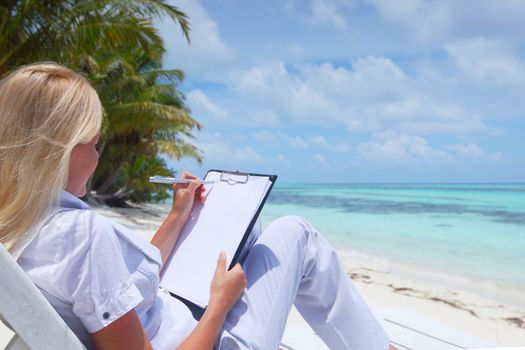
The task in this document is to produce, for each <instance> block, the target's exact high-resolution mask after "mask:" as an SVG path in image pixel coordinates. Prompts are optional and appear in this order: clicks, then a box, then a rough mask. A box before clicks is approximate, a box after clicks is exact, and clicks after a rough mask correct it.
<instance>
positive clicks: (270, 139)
mask: <svg viewBox="0 0 525 350" xmlns="http://www.w3.org/2000/svg"><path fill="white" fill-rule="evenodd" d="M252 135H253V137H254V138H255V139H256V140H257V141H259V142H261V143H265V144H274V143H275V142H276V141H277V139H278V136H277V135H275V134H274V133H273V132H271V131H268V130H259V131H255V132H253V133H252Z"/></svg>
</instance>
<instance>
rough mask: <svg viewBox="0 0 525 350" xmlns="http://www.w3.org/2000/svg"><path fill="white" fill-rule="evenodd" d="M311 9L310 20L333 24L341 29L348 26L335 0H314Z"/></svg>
mask: <svg viewBox="0 0 525 350" xmlns="http://www.w3.org/2000/svg"><path fill="white" fill-rule="evenodd" d="M310 10H311V14H310V18H309V20H310V21H311V22H312V23H315V24H325V25H329V26H333V27H334V28H336V29H338V30H341V31H342V30H345V29H346V28H347V26H346V20H345V18H344V17H343V16H342V15H341V14H340V12H339V11H338V8H337V6H336V5H335V4H334V3H333V1H329V0H312V1H311V3H310Z"/></svg>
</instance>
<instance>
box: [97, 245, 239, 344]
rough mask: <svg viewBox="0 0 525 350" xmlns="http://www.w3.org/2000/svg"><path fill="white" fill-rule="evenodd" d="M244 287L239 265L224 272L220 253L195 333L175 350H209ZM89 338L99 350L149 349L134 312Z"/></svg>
mask: <svg viewBox="0 0 525 350" xmlns="http://www.w3.org/2000/svg"><path fill="white" fill-rule="evenodd" d="M245 287H246V280H245V279H244V272H243V270H242V268H241V265H239V264H237V265H235V266H234V267H233V268H232V269H231V270H230V271H226V255H225V254H223V253H221V255H220V257H219V260H218V262H217V268H216V270H215V275H214V277H213V280H212V285H211V288H210V289H211V297H210V302H209V304H208V308H207V309H206V311H205V312H204V314H203V315H202V318H201V320H200V321H199V323H198V324H197V326H196V327H195V329H194V330H193V331H192V332H191V333H190V335H189V336H188V337H187V338H186V339H185V340H184V342H183V343H182V344H181V345H180V346H179V347H178V348H177V349H178V350H187V349H203V350H205V349H213V345H214V344H215V342H216V340H217V336H218V335H219V332H220V330H221V328H222V325H223V323H224V320H225V319H226V315H227V314H228V311H229V310H230V309H231V307H232V306H233V305H234V304H235V302H236V301H237V299H239V297H240V296H241V294H242V292H243V290H244V288H245ZM175 317H176V315H175ZM91 338H92V340H93V343H94V344H95V347H96V348H97V349H100V350H106V349H108V350H111V349H132V350H135V349H137V350H141V349H147V350H149V349H152V347H151V343H150V341H149V339H148V336H147V334H146V333H145V331H144V328H142V324H141V323H140V320H139V318H138V316H137V313H136V311H135V310H131V311H130V312H128V313H126V314H125V315H123V316H122V317H120V318H119V319H117V320H115V321H113V322H112V323H111V324H109V325H108V326H107V327H105V328H103V329H101V330H100V331H98V332H95V333H93V334H92V335H91Z"/></svg>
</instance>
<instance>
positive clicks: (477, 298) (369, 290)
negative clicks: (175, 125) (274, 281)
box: [0, 204, 525, 347]
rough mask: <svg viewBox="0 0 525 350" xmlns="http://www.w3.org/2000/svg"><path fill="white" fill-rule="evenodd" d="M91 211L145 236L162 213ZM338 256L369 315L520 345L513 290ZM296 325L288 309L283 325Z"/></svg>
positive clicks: (524, 310)
mask: <svg viewBox="0 0 525 350" xmlns="http://www.w3.org/2000/svg"><path fill="white" fill-rule="evenodd" d="M97 211H98V212H99V213H100V214H102V215H105V216H107V217H110V218H112V219H114V220H116V221H118V222H119V223H121V224H123V225H125V226H127V227H129V228H130V229H132V230H134V231H135V232H137V233H139V234H140V235H142V236H143V237H144V238H146V239H150V238H151V237H152V235H153V234H154V232H155V231H156V229H157V228H158V226H159V225H160V223H161V222H162V220H163V218H164V216H165V214H166V208H165V207H163V206H162V205H155V204H148V205H141V206H138V207H135V208H125V209H122V208H107V207H100V208H97ZM264 224H265V223H263V226H264ZM266 224H267V223H266ZM339 255H340V258H341V261H342V263H343V265H344V266H345V268H346V270H347V271H348V274H349V276H350V277H351V278H352V280H353V281H354V283H355V284H356V286H357V288H358V289H359V291H360V292H361V294H362V295H363V297H364V298H365V300H366V301H367V302H368V303H369V305H370V306H371V308H372V309H373V311H374V312H375V313H378V314H380V313H384V312H398V313H399V312H404V313H406V312H408V313H410V314H413V315H418V316H420V317H423V318H425V319H427V320H430V321H432V322H435V323H437V324H439V325H443V326H445V327H447V328H449V329H453V330H454V331H458V332H460V333H461V334H464V335H466V336H469V337H472V338H475V339H478V340H480V341H482V342H483V343H484V344H488V345H490V346H494V347H498V346H499V347H504V346H505V347H511V346H513V347H515V346H524V345H525V305H524V304H525V300H523V298H521V295H520V294H519V293H512V292H510V291H503V290H499V289H497V288H494V287H492V288H491V287H489V286H476V285H469V284H468V283H466V282H465V281H462V280H461V279H459V278H455V279H454V278H451V276H445V275H443V276H438V275H430V274H426V273H425V272H424V271H417V270H415V269H411V268H408V267H403V266H399V265H396V264H395V263H393V262H388V261H385V260H384V259H382V258H377V257H371V256H366V255H363V254H360V253H357V252H348V251H339ZM301 323H304V321H302V319H301V317H300V315H299V314H298V313H297V311H296V310H292V313H291V315H290V318H289V325H296V324H301ZM0 333H1V335H2V336H1V338H2V339H1V340H2V344H6V343H7V341H8V339H9V338H8V337H9V336H10V334H11V333H10V332H9V331H7V332H6V331H5V329H2V332H0Z"/></svg>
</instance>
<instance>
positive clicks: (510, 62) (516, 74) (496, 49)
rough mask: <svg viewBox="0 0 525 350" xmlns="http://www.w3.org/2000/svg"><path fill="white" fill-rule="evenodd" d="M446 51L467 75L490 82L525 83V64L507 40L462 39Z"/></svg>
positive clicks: (450, 45)
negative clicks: (517, 56) (516, 55)
mask: <svg viewBox="0 0 525 350" xmlns="http://www.w3.org/2000/svg"><path fill="white" fill-rule="evenodd" d="M446 50H447V52H448V54H449V55H450V56H451V57H452V58H453V59H454V61H455V63H456V65H457V66H458V67H459V69H460V70H461V71H462V73H464V74H465V75H466V76H467V77H470V78H474V79H479V80H484V81H486V82H487V83H489V84H494V83H504V84H505V83H508V84H513V85H515V84H519V85H522V86H523V81H524V78H525V64H524V63H523V61H521V60H519V59H518V58H516V57H515V55H514V54H513V52H512V49H511V48H510V47H509V46H508V45H507V44H506V43H504V42H501V41H496V40H489V39H485V38H476V39H469V40H459V41H455V42H454V43H451V44H449V45H447V47H446Z"/></svg>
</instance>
